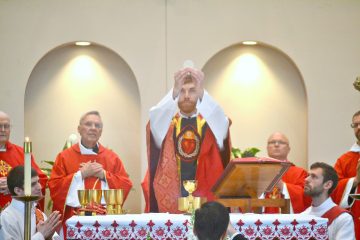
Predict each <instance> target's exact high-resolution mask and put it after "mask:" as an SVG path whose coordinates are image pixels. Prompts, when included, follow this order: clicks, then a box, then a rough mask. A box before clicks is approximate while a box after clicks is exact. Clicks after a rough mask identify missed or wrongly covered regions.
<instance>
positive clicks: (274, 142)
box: [268, 140, 288, 145]
mask: <svg viewBox="0 0 360 240" xmlns="http://www.w3.org/2000/svg"><path fill="white" fill-rule="evenodd" d="M276 144H278V145H287V144H288V143H287V142H284V141H275V140H274V141H270V142H268V145H276Z"/></svg>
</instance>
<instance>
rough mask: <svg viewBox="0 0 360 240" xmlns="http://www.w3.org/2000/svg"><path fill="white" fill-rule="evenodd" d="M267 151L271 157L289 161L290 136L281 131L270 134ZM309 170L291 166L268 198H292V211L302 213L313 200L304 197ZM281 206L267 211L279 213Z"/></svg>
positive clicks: (268, 208) (266, 210)
mask: <svg viewBox="0 0 360 240" xmlns="http://www.w3.org/2000/svg"><path fill="white" fill-rule="evenodd" d="M267 152H268V155H269V157H271V158H275V159H278V160H281V161H288V154H289V152H290V144H289V140H288V138H287V137H286V136H285V135H284V134H282V133H279V132H275V133H273V134H271V135H270V137H269V139H268V142H267ZM306 176H307V172H306V171H305V170H304V169H302V168H300V167H296V166H291V167H290V168H289V169H288V171H287V172H286V173H285V174H284V175H283V176H282V178H281V180H280V182H279V183H278V184H277V186H276V187H275V188H274V191H273V192H272V193H270V194H267V196H266V197H267V198H277V197H284V198H286V199H290V213H300V212H302V211H304V210H305V209H306V208H307V207H308V206H309V205H310V202H311V199H310V198H308V197H304V183H305V178H306ZM278 212H279V208H273V207H267V208H265V213H278Z"/></svg>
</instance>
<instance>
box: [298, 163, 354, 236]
mask: <svg viewBox="0 0 360 240" xmlns="http://www.w3.org/2000/svg"><path fill="white" fill-rule="evenodd" d="M337 183H338V176H337V174H336V171H335V169H334V168H333V167H331V166H330V165H328V164H326V163H322V162H317V163H314V164H312V165H311V166H310V171H309V175H308V177H307V178H306V179H305V188H304V193H305V194H306V195H308V196H310V197H311V198H312V203H311V206H310V207H309V208H308V209H306V210H305V211H304V212H303V213H306V214H311V215H315V216H317V217H323V218H327V219H329V222H328V227H329V228H328V229H329V239H330V240H336V239H341V240H345V239H349V240H355V235H354V221H353V218H352V216H351V214H350V212H348V211H346V210H345V209H342V208H340V207H339V206H338V205H336V204H335V203H334V202H333V200H332V199H331V198H330V197H329V196H330V194H331V193H332V191H333V190H334V189H335V188H336V186H337Z"/></svg>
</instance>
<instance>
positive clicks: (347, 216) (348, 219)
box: [336, 211, 354, 224]
mask: <svg viewBox="0 0 360 240" xmlns="http://www.w3.org/2000/svg"><path fill="white" fill-rule="evenodd" d="M336 221H337V222H342V223H346V224H351V223H354V217H353V215H352V214H351V213H350V212H349V211H344V212H342V213H340V214H339V216H338V217H337V218H336Z"/></svg>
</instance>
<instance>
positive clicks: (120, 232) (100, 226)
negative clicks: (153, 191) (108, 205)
mask: <svg viewBox="0 0 360 240" xmlns="http://www.w3.org/2000/svg"><path fill="white" fill-rule="evenodd" d="M191 221H192V219H191V216H190V215H183V214H168V213H147V214H146V213H144V214H125V215H106V216H105V215H98V216H73V217H71V218H70V219H68V220H67V222H66V226H67V233H66V234H67V238H66V239H144V240H145V239H193V238H194V236H193V234H192V224H191ZM230 221H231V223H232V224H233V226H234V227H235V229H237V230H238V231H239V232H241V233H242V234H243V235H244V236H245V237H246V238H248V239H249V240H253V239H268V240H270V239H271V240H272V239H292V240H293V239H301V240H305V239H328V232H327V219H324V218H319V217H315V216H310V215H301V214H253V213H246V214H240V213H231V214H230Z"/></svg>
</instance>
